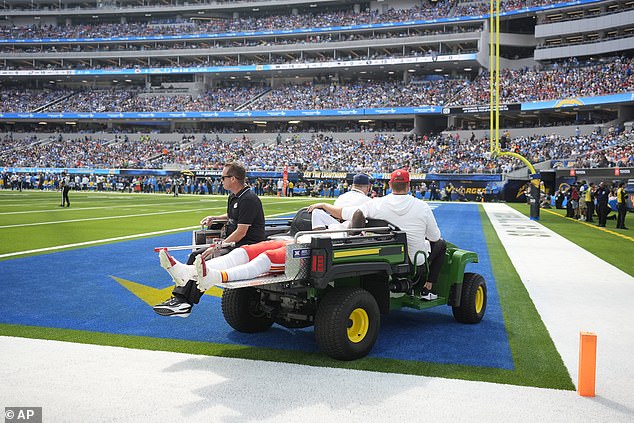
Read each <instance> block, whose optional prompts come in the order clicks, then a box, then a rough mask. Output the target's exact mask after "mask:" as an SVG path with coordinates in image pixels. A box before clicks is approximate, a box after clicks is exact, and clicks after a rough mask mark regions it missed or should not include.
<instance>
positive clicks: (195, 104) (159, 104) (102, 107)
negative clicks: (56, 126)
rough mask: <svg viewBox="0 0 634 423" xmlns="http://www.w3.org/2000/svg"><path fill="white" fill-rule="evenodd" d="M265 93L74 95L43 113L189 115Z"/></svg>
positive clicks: (240, 88)
mask: <svg viewBox="0 0 634 423" xmlns="http://www.w3.org/2000/svg"><path fill="white" fill-rule="evenodd" d="M264 91H265V89H264V88H262V87H260V86H258V85H251V86H247V85H229V86H227V87H219V88H216V89H215V90H213V91H208V92H205V93H203V94H201V95H199V96H191V95H170V96H161V95H143V94H142V93H141V92H140V91H135V90H91V91H81V92H77V93H76V94H75V95H74V96H72V97H69V98H66V99H64V100H62V101H60V102H58V103H56V104H55V105H53V106H51V107H49V108H47V109H46V112H63V111H66V112H70V111H72V112H190V111H207V110H217V111H224V110H236V108H238V107H239V106H240V105H241V104H242V103H244V102H245V101H247V100H248V99H250V98H255V97H257V96H258V95H260V94H261V93H263V92H264Z"/></svg>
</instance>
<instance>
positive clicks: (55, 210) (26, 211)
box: [0, 201, 199, 215]
mask: <svg viewBox="0 0 634 423" xmlns="http://www.w3.org/2000/svg"><path fill="white" fill-rule="evenodd" d="M198 203H199V201H188V202H185V203H179V205H181V204H198ZM169 205H170V204H166V203H144V204H130V205H125V206H121V205H118V204H111V205H109V206H99V207H73V208H72V209H71V210H72V211H78V210H103V209H112V208H113V207H115V206H116V207H117V208H133V207H166V206H169ZM66 210H68V209H67V208H61V207H55V208H52V209H45V210H25V211H15V212H0V215H8V214H33V213H50V212H60V213H66Z"/></svg>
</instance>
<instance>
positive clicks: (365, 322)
mask: <svg viewBox="0 0 634 423" xmlns="http://www.w3.org/2000/svg"><path fill="white" fill-rule="evenodd" d="M348 319H349V320H350V324H349V326H348V339H349V340H350V342H354V343H355V344H356V343H358V342H361V341H363V339H364V338H365V336H366V335H367V334H368V328H369V327H370V318H369V317H368V313H367V312H366V311H365V310H364V309H362V308H355V309H354V310H352V313H350V317H349V318H348Z"/></svg>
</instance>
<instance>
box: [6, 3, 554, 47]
mask: <svg viewBox="0 0 634 423" xmlns="http://www.w3.org/2000/svg"><path fill="white" fill-rule="evenodd" d="M564 2H565V1H564V0H561V1H554V2H551V1H548V0H529V1H528V2H525V1H520V0H502V1H501V4H500V9H501V10H502V11H511V10H517V9H523V8H526V7H535V6H543V5H547V4H552V3H564ZM488 12H489V1H480V2H478V1H475V2H472V1H469V2H457V1H453V0H439V1H437V2H433V3H432V2H429V1H428V0H423V1H422V2H421V5H420V6H419V5H416V6H414V7H412V8H410V9H393V8H390V9H388V10H387V11H385V12H383V13H379V12H378V11H377V10H361V11H358V12H355V11H354V10H350V9H346V10H340V11H325V12H321V13H307V14H291V15H272V16H258V17H249V16H242V17H235V18H230V19H221V18H218V19H211V20H200V21H196V23H195V24H192V23H191V22H183V21H179V20H174V21H173V22H169V23H161V24H156V23H153V22H149V23H148V22H128V23H118V24H116V23H100V24H79V25H59V26H53V25H32V26H20V27H17V26H16V27H7V28H5V29H2V30H1V31H0V35H1V36H2V38H16V39H24V38H34V39H40V38H61V39H63V38H102V37H124V36H153V35H184V34H217V33H225V32H240V31H270V30H287V29H300V28H320V27H328V26H347V25H363V24H373V23H384V22H404V21H411V20H431V19H439V18H445V17H448V16H451V17H457V16H473V15H481V14H487V13H488Z"/></svg>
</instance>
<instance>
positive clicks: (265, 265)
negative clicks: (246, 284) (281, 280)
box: [221, 254, 271, 282]
mask: <svg viewBox="0 0 634 423" xmlns="http://www.w3.org/2000/svg"><path fill="white" fill-rule="evenodd" d="M269 270H271V260H269V257H268V256H267V255H266V254H260V255H259V256H257V257H256V258H254V259H253V260H251V261H250V262H248V263H246V264H242V265H240V266H236V267H233V268H228V269H226V270H225V271H224V272H221V273H225V274H226V278H227V279H226V280H224V279H225V275H223V282H229V281H241V280H245V279H252V278H255V277H256V276H258V275H261V274H262V273H266V272H268V271H269Z"/></svg>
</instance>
